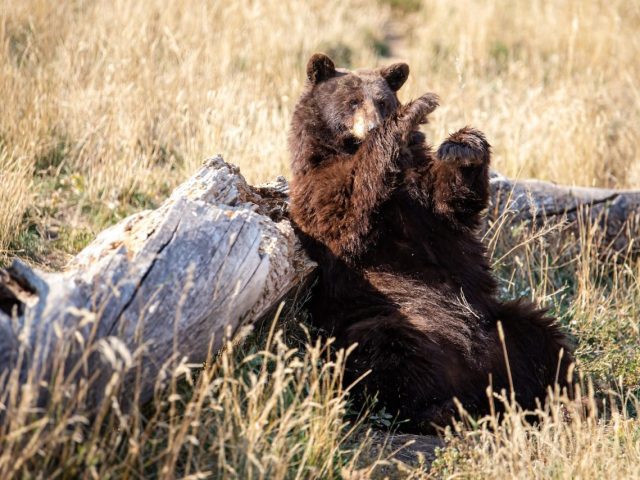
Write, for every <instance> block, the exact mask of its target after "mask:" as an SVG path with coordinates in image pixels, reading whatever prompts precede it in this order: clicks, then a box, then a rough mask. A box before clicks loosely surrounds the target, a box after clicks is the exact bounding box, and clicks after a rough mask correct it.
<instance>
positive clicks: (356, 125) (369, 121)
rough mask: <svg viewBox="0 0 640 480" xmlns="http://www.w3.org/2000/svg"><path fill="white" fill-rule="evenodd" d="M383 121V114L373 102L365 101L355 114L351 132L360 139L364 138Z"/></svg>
mask: <svg viewBox="0 0 640 480" xmlns="http://www.w3.org/2000/svg"><path fill="white" fill-rule="evenodd" d="M381 123H382V116H381V115H380V112H379V111H378V109H377V108H376V106H375V105H374V104H373V102H365V103H364V104H363V105H362V106H361V107H360V108H358V109H357V110H356V111H355V113H354V115H353V127H352V128H351V134H352V135H353V136H354V137H356V138H357V139H358V140H364V138H365V137H366V136H367V134H368V133H369V132H370V131H371V130H373V129H374V128H376V127H378V126H379V125H380V124H381Z"/></svg>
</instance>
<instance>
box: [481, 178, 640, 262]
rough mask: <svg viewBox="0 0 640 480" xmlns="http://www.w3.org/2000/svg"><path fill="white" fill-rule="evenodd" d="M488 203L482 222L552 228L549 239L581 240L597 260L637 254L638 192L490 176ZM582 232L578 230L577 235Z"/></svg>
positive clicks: (638, 230)
mask: <svg viewBox="0 0 640 480" xmlns="http://www.w3.org/2000/svg"><path fill="white" fill-rule="evenodd" d="M490 181H491V202H490V207H489V209H488V212H487V216H486V219H487V221H488V222H489V223H492V222H493V223H495V222H499V223H501V224H502V225H503V226H505V225H506V226H507V227H509V226H511V225H516V224H517V225H520V224H522V223H526V224H529V225H531V226H533V227H540V226H543V225H550V224H556V225H558V226H559V228H558V229H557V230H556V231H555V234H566V233H569V234H572V235H573V236H574V238H575V239H576V241H580V239H581V238H584V237H585V236H587V237H589V236H597V237H598V238H595V239H594V238H587V240H589V241H594V240H595V243H596V245H597V248H598V250H599V252H598V253H599V254H601V255H602V256H606V255H610V254H622V256H623V258H625V257H626V256H627V255H637V253H638V252H639V249H640V245H638V244H637V241H636V239H637V238H638V235H639V233H640V190H613V189H608V188H593V187H591V188H590V187H572V186H567V185H558V184H555V183H552V182H546V181H542V180H535V179H528V180H510V179H508V178H506V177H504V176H502V175H500V174H498V173H495V172H493V173H492V175H491V180H490ZM581 230H582V231H581Z"/></svg>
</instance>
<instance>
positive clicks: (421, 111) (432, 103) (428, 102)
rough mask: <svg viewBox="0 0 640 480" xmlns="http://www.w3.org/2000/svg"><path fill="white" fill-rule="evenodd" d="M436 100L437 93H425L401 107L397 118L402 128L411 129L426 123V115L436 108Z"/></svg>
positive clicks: (437, 99)
mask: <svg viewBox="0 0 640 480" xmlns="http://www.w3.org/2000/svg"><path fill="white" fill-rule="evenodd" d="M438 101H439V98H438V95H436V94H435V93H425V94H424V95H422V96H421V97H419V98H416V99H415V100H413V101H411V102H409V103H407V104H406V105H405V106H404V107H401V110H400V114H399V119H400V121H401V123H402V127H403V129H406V130H408V131H412V130H415V129H417V128H418V125H420V124H421V123H426V121H427V115H429V114H430V113H431V112H433V111H434V110H435V109H436V108H438Z"/></svg>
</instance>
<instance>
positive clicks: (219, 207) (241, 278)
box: [0, 157, 314, 404]
mask: <svg viewBox="0 0 640 480" xmlns="http://www.w3.org/2000/svg"><path fill="white" fill-rule="evenodd" d="M278 188H279V185H278V184H275V185H272V186H271V187H266V188H262V189H260V193H258V192H257V191H256V190H255V189H253V188H251V187H250V186H249V185H248V184H247V183H246V181H245V180H244V178H243V177H242V176H241V175H240V172H239V171H238V169H237V168H236V167H233V166H231V165H229V164H227V163H225V162H224V161H223V160H222V158H220V157H217V158H213V159H210V160H207V162H206V163H205V164H204V166H203V167H202V168H201V169H200V170H199V171H198V172H197V173H196V174H195V175H194V176H193V177H192V178H190V179H189V180H188V181H187V182H185V183H184V184H182V185H181V186H179V187H178V188H177V189H176V190H175V191H174V192H173V194H172V195H171V197H170V198H169V199H168V200H167V201H166V202H164V203H163V204H162V206H160V207H159V208H158V209H157V210H153V211H144V212H140V213H137V214H135V215H132V216H130V217H128V218H127V219H125V220H123V221H122V222H120V223H118V224H117V225H115V226H113V227H111V228H109V229H107V230H105V231H104V232H102V233H101V234H100V235H98V237H97V238H96V239H95V241H94V242H93V243H91V244H90V245H89V246H88V247H87V248H85V249H84V250H83V251H82V252H80V253H79V254H78V256H77V257H75V259H74V260H73V261H72V262H71V264H70V265H69V266H68V268H67V269H66V270H65V271H64V272H60V273H45V272H40V271H38V270H35V269H32V268H30V267H29V266H27V265H26V264H24V263H22V262H21V261H20V260H15V261H14V262H13V265H12V266H11V267H10V268H8V269H7V270H6V271H0V372H2V371H4V372H5V375H6V374H12V375H19V376H20V378H21V380H20V381H26V380H27V377H29V378H31V379H33V378H36V379H37V378H43V379H45V380H46V379H49V378H51V377H53V376H55V375H59V374H60V372H61V371H62V373H64V375H67V376H68V375H71V373H70V372H73V375H74V376H75V377H76V378H75V380H79V379H85V380H87V379H92V377H95V376H96V372H100V371H101V370H104V371H105V372H104V373H99V374H98V375H97V377H99V378H93V381H94V382H96V383H97V384H98V385H96V388H94V389H93V390H95V392H102V391H104V388H101V387H104V385H105V383H106V382H108V381H109V379H110V375H111V373H112V372H113V371H114V369H116V368H117V367H118V366H120V367H122V366H123V364H126V365H124V367H125V368H128V367H129V366H131V364H132V358H130V355H133V354H134V352H137V353H136V354H137V355H139V359H140V361H141V367H139V368H141V369H142V371H141V372H138V374H137V375H136V380H135V381H136V382H139V383H140V389H139V394H140V397H139V398H138V399H137V400H138V401H139V402H144V401H146V400H148V399H149V398H151V396H152V394H153V388H154V385H155V382H156V379H157V377H158V374H159V372H161V370H162V369H163V368H165V369H169V368H171V366H170V365H169V363H171V362H174V363H175V362H178V361H180V360H184V359H185V358H186V359H187V361H188V362H203V361H205V360H206V358H207V355H208V354H209V353H210V352H214V353H215V352H216V351H217V350H218V349H219V348H220V347H221V345H222V343H223V341H224V339H225V338H226V337H227V336H228V335H230V334H232V333H233V332H234V331H235V330H236V329H237V328H238V327H239V326H240V325H241V324H242V323H243V322H252V321H254V320H256V319H258V318H260V317H262V316H263V315H264V314H265V313H267V312H268V311H269V310H270V309H271V308H272V307H273V306H274V305H277V304H278V302H279V301H280V299H281V298H282V297H283V296H284V295H285V294H286V293H287V292H288V291H289V290H290V289H292V288H293V287H295V286H296V285H298V284H299V283H300V281H301V279H303V278H304V277H306V275H308V274H309V273H310V272H311V271H312V269H313V267H314V265H313V263H311V262H310V261H308V260H307V258H306V257H305V256H304V255H303V254H302V252H301V251H300V250H299V249H298V245H297V241H296V237H295V234H294V231H293V229H292V227H291V225H290V224H289V222H288V221H286V220H285V219H283V217H282V215H281V213H280V210H281V208H282V204H283V201H282V194H280V193H278ZM274 219H275V220H274ZM90 345H92V346H96V347H95V348H94V350H93V351H92V352H87V349H88V348H89V346H90ZM69 349H70V350H73V351H67V350H69ZM60 356H63V357H66V358H65V364H64V365H57V366H55V367H54V366H53V365H52V364H53V363H55V362H56V360H55V359H56V358H58V357H60ZM79 363H80V365H79ZM54 368H55V369H56V370H55V372H54V371H53V370H54ZM60 369H62V370H60ZM74 369H75V370H76V371H75V372H74ZM14 380H15V379H14ZM133 381H134V379H133V377H132V378H128V379H127V382H128V383H131V382H133ZM31 383H33V380H31ZM125 390H126V388H125ZM99 397H100V393H97V394H96V395H95V398H90V399H88V403H89V404H91V403H93V404H97V403H98V401H99Z"/></svg>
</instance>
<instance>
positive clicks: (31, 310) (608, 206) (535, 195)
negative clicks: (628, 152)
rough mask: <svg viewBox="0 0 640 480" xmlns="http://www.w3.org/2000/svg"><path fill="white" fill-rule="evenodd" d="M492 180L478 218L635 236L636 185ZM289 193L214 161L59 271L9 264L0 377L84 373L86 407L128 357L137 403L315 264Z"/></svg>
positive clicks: (0, 329)
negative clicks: (291, 211) (485, 210)
mask: <svg viewBox="0 0 640 480" xmlns="http://www.w3.org/2000/svg"><path fill="white" fill-rule="evenodd" d="M491 185H492V207H491V208H490V210H489V214H488V216H487V218H488V220H489V221H490V222H491V221H496V220H497V219H499V218H502V219H506V223H507V224H508V223H514V222H531V221H538V220H539V219H549V218H550V217H554V218H557V219H558V220H559V221H562V222H565V223H568V224H572V222H573V223H574V224H575V223H576V221H577V218H578V216H577V212H578V211H580V210H581V209H582V208H583V207H585V208H590V209H591V210H590V211H591V212H593V216H594V219H596V218H598V219H599V220H598V221H602V218H603V216H602V214H603V212H604V213H606V214H607V215H606V221H605V225H604V227H605V231H606V232H608V233H607V235H609V236H610V237H611V238H613V239H614V240H615V241H617V242H618V243H617V244H616V247H617V248H620V249H622V248H625V245H626V246H627V247H628V246H629V245H631V244H633V243H634V239H635V237H636V236H637V232H638V229H637V221H635V220H634V222H635V223H633V228H632V229H629V228H626V229H625V228H623V227H628V225H630V219H632V218H633V219H637V216H638V215H637V214H638V212H640V192H632V191H629V192H622V191H613V190H605V189H584V188H570V187H564V186H559V185H554V184H551V183H548V182H540V181H535V180H533V181H518V182H513V181H511V180H509V179H506V178H504V177H501V176H499V175H493V177H492V179H491ZM287 193H288V186H287V183H286V181H285V180H284V179H283V178H280V179H278V181H277V182H275V183H273V184H270V185H266V186H263V187H259V188H253V187H251V186H249V185H248V184H247V183H246V181H245V180H244V178H243V177H242V176H241V175H240V172H239V171H238V169H237V168H236V167H233V166H231V165H229V164H227V163H225V162H224V161H223V160H222V158H220V157H216V158H213V159H210V160H207V161H206V162H205V164H204V166H203V167H202V168H201V169H200V170H199V171H198V172H197V173H196V174H195V175H194V176H193V177H192V178H190V179H189V180H188V181H187V182H185V183H184V184H182V185H181V186H179V187H178V188H177V189H176V190H175V191H174V192H173V194H172V195H171V197H170V198H169V199H168V200H167V201H166V202H165V203H163V204H162V205H161V206H160V207H159V208H158V209H156V210H153V211H143V212H139V213H137V214H135V215H132V216H130V217H128V218H126V219H125V220H123V221H122V222H120V223H118V224H117V225H114V226H113V227H111V228H109V229H107V230H105V231H104V232H102V233H101V234H100V235H98V237H97V238H96V239H95V240H94V242H92V243H91V244H90V245H89V246H88V247H87V248H85V249H84V250H83V251H82V252H80V253H79V254H78V255H77V256H76V257H75V258H74V260H73V261H72V262H71V263H70V265H69V266H68V267H67V268H66V269H65V271H64V272H60V273H45V272H41V271H38V270H36V269H33V268H31V267H29V266H28V265H26V264H24V263H23V262H21V261H20V260H15V261H14V263H13V265H12V266H11V267H10V268H8V269H6V270H0V384H1V383H2V382H3V381H4V382H5V384H13V385H16V384H19V383H20V382H26V381H27V380H28V381H29V382H31V384H40V381H39V380H44V381H45V382H46V380H48V379H50V378H54V377H55V378H59V377H60V376H62V377H64V378H68V379H69V381H72V382H73V381H87V382H94V384H95V385H96V388H93V390H92V391H93V392H97V393H94V394H92V395H93V396H91V397H89V398H87V404H88V405H91V404H92V403H93V404H97V403H99V400H100V398H101V397H102V396H104V395H105V394H107V393H108V392H107V391H106V390H105V389H104V388H100V387H105V385H107V384H108V382H109V381H110V378H111V375H112V373H113V372H114V371H122V370H127V369H128V368H130V367H131V366H132V365H133V364H134V363H135V362H134V360H139V366H138V367H136V369H135V370H136V374H135V375H128V376H127V377H126V381H125V385H130V384H131V383H132V382H136V384H137V386H138V387H139V388H136V389H133V390H132V391H135V392H136V394H138V395H139V396H138V397H137V398H136V399H135V401H136V402H145V401H147V400H149V399H150V398H151V397H152V395H153V391H154V386H155V385H156V382H157V381H158V378H159V377H161V376H162V375H163V372H165V373H166V372H167V371H170V369H171V368H172V366H175V365H177V363H178V362H180V361H182V362H184V361H187V362H189V363H201V362H203V361H205V360H206V359H207V358H208V357H209V356H210V355H211V354H213V353H215V352H217V351H218V349H219V348H220V347H221V345H222V343H223V340H224V339H225V338H226V337H228V336H229V335H231V334H233V333H234V332H235V331H236V330H237V329H238V327H239V326H240V325H242V324H243V323H251V322H254V321H256V320H257V319H259V318H261V317H263V316H264V315H265V314H266V313H267V312H269V311H270V310H272V309H273V307H274V306H275V305H277V304H278V303H279V302H280V300H281V299H282V298H283V296H284V295H286V294H287V292H289V291H290V290H291V289H293V288H295V287H296V286H298V285H300V284H301V283H302V282H303V280H304V279H306V278H307V277H308V276H309V275H310V274H311V272H312V271H313V269H314V264H313V263H312V262H311V261H309V259H308V258H307V257H306V256H305V255H304V253H303V252H302V251H301V250H300V248H299V245H298V243H297V239H296V237H295V234H294V231H293V228H292V227H291V224H290V223H289V222H288V220H287ZM588 211H589V210H588ZM623 230H624V233H621V232H622V231H623ZM620 239H622V240H620ZM132 355H133V357H132ZM59 358H63V359H64V361H63V362H62V363H61V362H60V361H59V360H58V359H59ZM16 377H17V378H16ZM3 378H4V380H3ZM12 379H13V383H11V380H12ZM34 379H35V380H34ZM125 390H127V389H126V388H125ZM105 392H106V393H105Z"/></svg>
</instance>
